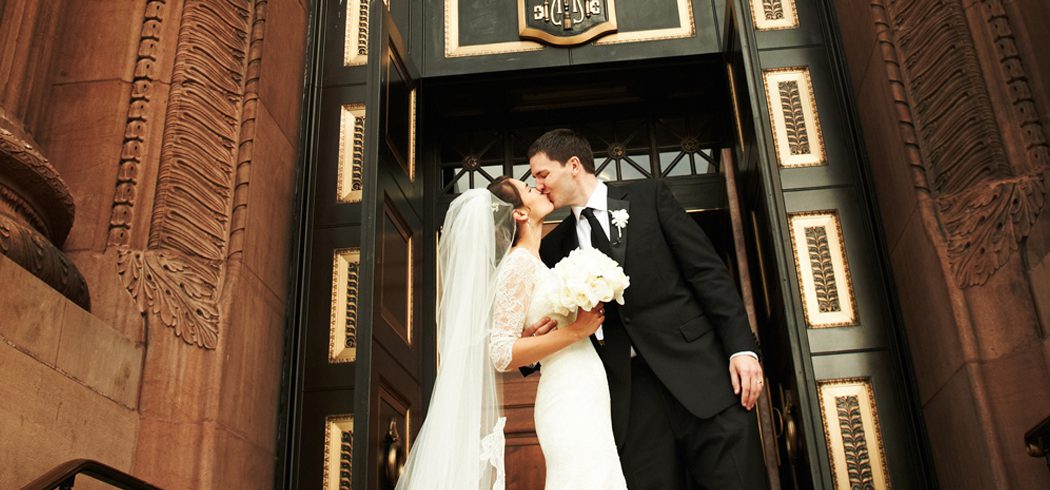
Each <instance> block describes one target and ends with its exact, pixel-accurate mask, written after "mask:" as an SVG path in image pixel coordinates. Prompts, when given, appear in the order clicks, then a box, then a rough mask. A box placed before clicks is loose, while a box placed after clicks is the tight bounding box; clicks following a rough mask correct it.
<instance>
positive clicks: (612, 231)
mask: <svg viewBox="0 0 1050 490" xmlns="http://www.w3.org/2000/svg"><path fill="white" fill-rule="evenodd" d="M630 209H631V203H630V202H629V201H627V193H626V192H624V191H623V190H622V189H619V188H616V187H610V188H609V213H608V215H609V241H610V245H611V247H610V248H611V250H612V258H613V260H615V261H616V262H617V263H618V264H620V267H623V268H624V269H626V268H627V265H626V261H627V226H624V227H623V228H622V229H620V228H617V227H616V225H615V224H613V218H612V217H613V213H614V212H616V211H621V210H622V211H626V212H628V214H630V213H629V211H630ZM628 221H630V220H628ZM628 226H629V225H628Z"/></svg>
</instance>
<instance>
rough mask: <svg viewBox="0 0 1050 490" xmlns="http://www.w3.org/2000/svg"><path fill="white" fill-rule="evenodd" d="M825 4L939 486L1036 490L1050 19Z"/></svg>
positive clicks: (1016, 5)
mask: <svg viewBox="0 0 1050 490" xmlns="http://www.w3.org/2000/svg"><path fill="white" fill-rule="evenodd" d="M834 4H835V7H836V11H837V13H838V20H839V27H840V30H841V32H842V37H843V38H844V39H843V42H844V48H845V52H846V57H847V62H848V65H849V75H850V78H851V81H852V86H853V91H854V94H855V96H856V99H857V109H858V112H859V116H860V122H861V125H862V127H863V128H862V129H863V133H864V139H865V143H866V146H867V151H868V156H869V159H870V165H871V174H872V177H873V181H874V182H873V184H874V186H875V191H876V195H877V200H878V202H879V208H880V211H881V215H882V218H883V225H884V231H885V234H886V239H887V243H888V247H889V252H890V256H891V262H892V265H893V273H894V275H895V281H896V285H897V288H898V295H899V301H900V305H901V308H902V312H903V316H904V323H905V329H906V334H907V337H908V341H909V343H910V347H911V352H912V361H913V365H914V367H915V371H916V376H917V378H918V388H919V392H920V397H921V403H922V407H923V411H924V416H925V421H926V425H927V429H928V433H929V438H930V444H931V447H932V452H933V459H934V465H935V470H936V473H937V475H938V478H939V480H940V484H941V486H942V487H944V488H1043V487H1044V486H1045V485H1046V483H1047V481H1048V478H1050V477H1048V475H1047V471H1046V465H1045V462H1044V461H1042V460H1040V459H1036V458H1032V457H1029V456H1027V455H1026V453H1025V449H1024V443H1023V435H1024V432H1025V431H1026V430H1027V429H1028V428H1030V427H1032V426H1033V425H1034V424H1036V423H1037V422H1038V421H1040V420H1042V419H1043V418H1044V417H1046V416H1048V415H1050V408H1048V407H1050V343H1048V341H1047V338H1046V333H1047V332H1048V331H1050V330H1048V327H1050V324H1048V322H1050V300H1048V298H1050V260H1048V256H1047V255H1048V252H1050V217H1048V216H1047V214H1048V213H1047V212H1046V211H1045V210H1044V209H1043V208H1044V202H1045V197H1046V196H1045V194H1046V190H1045V189H1046V179H1047V176H1046V173H1047V171H1048V168H1050V162H1048V155H1050V153H1048V145H1047V142H1046V136H1047V134H1050V119H1048V115H1050V112H1048V110H1047V109H1048V105H1047V100H1046V98H1045V95H1046V94H1047V90H1046V88H1047V87H1048V85H1046V82H1047V81H1050V79H1047V76H1050V63H1047V62H1046V58H1045V57H1043V58H1041V59H1040V58H1038V57H1036V56H1035V51H1034V47H1035V46H1046V45H1047V44H1048V42H1050V37H1048V36H1050V31H1048V30H1047V29H1046V26H1047V25H1050V24H1048V22H1050V5H1048V4H1046V3H1045V2H1042V1H1039V0H1022V1H1013V2H1009V1H1005V2H1004V1H1000V0H980V1H974V0H835V2H834ZM1037 306H1038V307H1039V308H1038V309H1037V308H1036V307H1037Z"/></svg>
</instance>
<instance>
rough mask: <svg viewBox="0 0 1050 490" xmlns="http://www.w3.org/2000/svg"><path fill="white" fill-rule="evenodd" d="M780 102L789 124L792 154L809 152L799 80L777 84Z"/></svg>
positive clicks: (785, 119) (788, 131)
mask: <svg viewBox="0 0 1050 490" xmlns="http://www.w3.org/2000/svg"><path fill="white" fill-rule="evenodd" d="M777 87H778V88H779V90H780V104H781V106H782V108H783V109H784V121H785V123H786V125H787V137H788V145H789V146H790V148H791V154H792V155H805V154H807V153H809V135H808V134H806V115H805V113H804V112H803V109H802V98H801V97H800V96H799V93H798V82H796V81H794V80H791V81H787V82H780V83H778V84H777Z"/></svg>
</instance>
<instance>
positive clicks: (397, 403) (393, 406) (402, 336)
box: [354, 1, 423, 490]
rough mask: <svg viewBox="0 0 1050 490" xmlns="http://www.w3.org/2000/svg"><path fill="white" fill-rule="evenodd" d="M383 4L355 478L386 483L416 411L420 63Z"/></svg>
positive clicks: (370, 84) (374, 5) (372, 65)
mask: <svg viewBox="0 0 1050 490" xmlns="http://www.w3.org/2000/svg"><path fill="white" fill-rule="evenodd" d="M387 5H388V4H387V3H386V2H383V1H373V2H371V12H370V18H369V32H368V49H369V53H368V75H367V77H368V79H367V84H366V87H367V96H368V99H367V102H366V104H365V108H366V110H368V112H369V114H368V117H367V118H366V120H365V124H364V133H365V135H364V149H363V150H364V159H363V162H364V165H363V168H362V216H363V220H362V221H363V223H362V225H363V226H362V240H361V267H360V277H361V280H360V293H359V297H358V302H359V305H360V306H359V311H358V317H359V323H358V330H357V335H358V359H357V372H356V380H355V381H356V385H357V388H358V389H357V391H356V394H355V398H354V412H355V413H356V414H358V416H357V418H356V420H355V430H356V434H355V440H356V441H357V444H356V445H355V447H354V456H355V458H354V477H355V478H354V479H355V482H354V488H358V489H375V490H379V489H387V488H393V486H394V484H395V483H396V480H397V477H398V476H399V474H400V469H401V465H402V464H403V463H404V460H405V457H406V454H407V452H408V450H409V449H410V447H411V444H412V441H411V435H412V434H413V433H414V429H416V428H418V426H419V424H420V420H419V419H420V418H421V417H420V415H421V414H422V406H421V405H422V403H421V401H422V396H421V393H420V384H421V383H420V380H421V379H422V358H423V347H422V343H421V342H420V341H419V339H420V331H421V328H420V319H419V317H420V315H419V313H420V310H421V308H420V304H419V302H420V296H419V294H418V293H419V290H420V287H419V286H420V284H422V281H421V278H420V267H419V266H420V263H421V260H420V259H421V254H420V250H421V249H422V247H421V241H422V219H421V209H420V206H421V201H420V192H419V185H418V183H417V182H416V155H417V151H416V137H417V113H418V110H417V107H418V103H419V100H418V98H419V83H418V79H419V70H418V69H417V67H416V66H415V65H414V62H413V61H412V59H411V58H410V57H409V56H408V52H407V49H406V45H405V42H404V38H403V37H402V33H401V32H400V30H399V28H398V25H397V23H395V21H394V18H393V16H392V15H391V13H390V11H389V8H388V6H387Z"/></svg>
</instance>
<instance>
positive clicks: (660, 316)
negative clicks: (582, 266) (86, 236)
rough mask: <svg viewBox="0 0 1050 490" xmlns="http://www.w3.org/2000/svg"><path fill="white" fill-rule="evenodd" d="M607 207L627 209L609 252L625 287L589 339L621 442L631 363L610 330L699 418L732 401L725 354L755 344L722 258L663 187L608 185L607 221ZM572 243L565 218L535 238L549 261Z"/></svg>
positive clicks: (570, 223)
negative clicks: (605, 377) (599, 335)
mask: <svg viewBox="0 0 1050 490" xmlns="http://www.w3.org/2000/svg"><path fill="white" fill-rule="evenodd" d="M617 209H625V210H627V211H628V214H629V216H630V218H629V219H628V223H627V226H626V227H625V228H624V229H623V233H622V236H620V233H619V230H617V228H616V227H615V226H613V225H612V223H610V226H609V232H610V235H611V236H610V237H609V238H610V241H611V242H612V255H613V258H614V259H615V260H616V261H617V262H619V263H620V265H621V266H623V268H624V271H625V272H626V273H627V275H628V276H630V278H631V285H630V287H628V288H627V290H626V291H625V293H624V301H625V304H624V305H623V306H621V307H619V308H613V309H612V310H613V311H611V312H610V308H609V307H607V308H606V311H607V317H606V321H605V323H604V325H603V329H604V333H605V335H606V337H607V342H606V344H605V345H600V344H598V343H597V342H595V348H596V349H597V350H598V352H599V356H600V357H601V358H602V362H603V363H604V364H605V368H606V371H607V372H608V373H609V385H610V391H611V395H612V411H613V417H612V418H613V429H614V433H615V434H616V439H617V441H623V435H624V434H625V433H626V429H627V417H628V415H629V414H628V411H629V407H630V393H631V389H630V362H631V361H630V354H629V349H626V348H621V349H616V350H618V352H612V351H610V349H608V347H609V345H610V342H611V340H612V338H611V337H610V336H612V337H615V336H617V335H621V336H622V335H626V337H627V339H628V340H629V341H630V345H633V346H634V349H635V351H636V352H637V354H638V355H639V356H641V357H642V358H643V359H644V360H645V362H646V363H647V364H648V365H649V366H650V367H651V368H652V370H653V372H654V373H656V375H657V376H658V377H659V378H660V380H661V381H662V382H663V384H664V386H666V387H667V389H668V390H669V391H670V392H671V393H672V394H673V395H674V396H675V397H676V398H677V399H678V400H679V401H680V402H681V403H682V405H684V406H685V407H686V409H688V410H689V411H690V412H692V413H693V414H694V415H696V416H697V417H701V418H708V417H711V416H713V415H715V414H717V413H719V412H721V411H722V410H724V409H725V408H727V407H728V406H730V405H731V404H733V403H738V402H739V401H738V399H737V397H736V396H735V395H734V394H733V388H732V384H731V382H730V380H729V356H730V355H732V354H733V353H736V352H740V351H754V352H755V353H758V352H759V349H758V345H757V344H756V342H755V338H754V336H753V335H752V334H751V328H750V327H749V326H748V320H747V314H746V312H745V310H744V305H743V302H742V301H741V299H740V295H739V293H738V292H737V289H736V286H735V284H734V282H733V280H732V279H731V278H730V277H729V273H728V272H727V270H726V267H725V264H724V263H723V262H722V259H721V258H720V257H719V256H718V254H717V253H716V252H715V250H714V247H713V246H712V245H711V242H710V240H708V238H707V236H706V235H705V234H704V232H703V230H701V229H700V227H699V226H697V224H696V222H694V221H693V220H692V218H690V217H689V215H687V214H686V213H685V210H683V209H682V206H681V205H680V204H678V202H677V201H676V200H675V199H674V197H673V196H672V195H671V191H670V190H669V189H668V188H667V186H666V185H664V184H663V183H662V182H659V181H639V182H636V183H631V184H628V185H626V186H623V187H611V186H610V187H609V211H610V213H609V217H610V220H611V214H612V211H614V210H617ZM578 246H579V240H578V238H577V236H576V218H575V216H574V215H572V214H570V215H569V217H568V218H566V219H565V220H564V221H562V222H561V224H559V225H558V226H557V227H556V228H555V229H554V230H552V231H551V232H550V233H549V234H548V235H547V237H546V238H544V240H543V243H542V246H541V248H540V255H541V257H542V258H543V261H544V262H545V263H546V264H547V265H548V266H550V267H553V266H554V264H556V263H557V262H558V261H559V260H561V259H562V258H563V257H565V256H566V255H568V254H569V252H571V251H572V250H574V249H576V248H577V247H578ZM625 345H626V344H625Z"/></svg>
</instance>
